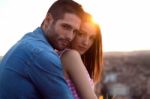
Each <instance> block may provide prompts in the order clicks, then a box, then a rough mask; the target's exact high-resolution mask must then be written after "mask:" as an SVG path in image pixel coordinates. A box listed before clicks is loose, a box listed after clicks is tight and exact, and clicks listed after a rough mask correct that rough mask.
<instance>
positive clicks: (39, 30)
mask: <svg viewBox="0 0 150 99" xmlns="http://www.w3.org/2000/svg"><path fill="white" fill-rule="evenodd" d="M33 32H34V33H35V34H36V36H37V37H38V38H39V40H42V41H44V42H45V43H47V44H48V45H50V47H51V48H52V49H54V48H53V47H52V45H51V44H50V43H49V42H48V40H47V38H46V36H45V33H44V31H43V30H42V28H41V27H37V28H36V29H35V30H34V31H33Z"/></svg>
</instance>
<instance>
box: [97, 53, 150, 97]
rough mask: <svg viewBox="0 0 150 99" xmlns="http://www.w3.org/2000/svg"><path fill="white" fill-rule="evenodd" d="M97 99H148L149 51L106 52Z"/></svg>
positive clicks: (149, 90)
mask: <svg viewBox="0 0 150 99" xmlns="http://www.w3.org/2000/svg"><path fill="white" fill-rule="evenodd" d="M95 88H96V90H95V91H96V94H97V96H98V97H100V96H103V98H99V99H150V51H134V52H106V53H104V67H103V75H102V81H101V82H100V83H97V85H96V86H95Z"/></svg>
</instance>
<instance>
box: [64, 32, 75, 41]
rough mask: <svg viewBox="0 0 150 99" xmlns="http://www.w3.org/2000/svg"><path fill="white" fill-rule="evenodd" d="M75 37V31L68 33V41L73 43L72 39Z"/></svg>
mask: <svg viewBox="0 0 150 99" xmlns="http://www.w3.org/2000/svg"><path fill="white" fill-rule="evenodd" d="M74 36H75V34H74V32H73V31H69V32H67V33H66V39H67V40H68V41H72V39H73V38H74Z"/></svg>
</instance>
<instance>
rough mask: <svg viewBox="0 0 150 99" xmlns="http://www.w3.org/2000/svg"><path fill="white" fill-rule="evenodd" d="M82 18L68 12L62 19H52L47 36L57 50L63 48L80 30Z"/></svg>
mask: <svg viewBox="0 0 150 99" xmlns="http://www.w3.org/2000/svg"><path fill="white" fill-rule="evenodd" d="M80 24H81V19H80V18H79V17H78V16H76V15H75V14H70V13H66V14H64V17H63V18H62V19H58V20H57V21H54V20H53V21H52V20H51V23H50V24H49V25H48V27H47V29H46V30H47V31H46V34H47V38H48V40H49V42H50V43H51V44H52V46H53V47H54V48H55V49H57V50H63V49H64V48H66V47H67V46H68V45H69V43H70V42H71V41H72V39H73V38H74V36H75V34H76V32H78V31H79V28H80Z"/></svg>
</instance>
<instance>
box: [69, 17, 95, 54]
mask: <svg viewBox="0 0 150 99" xmlns="http://www.w3.org/2000/svg"><path fill="white" fill-rule="evenodd" d="M96 34H97V27H96V24H94V23H93V22H92V20H91V21H90V20H89V21H83V22H82V23H81V27H80V31H79V32H78V33H77V34H76V36H75V38H74V39H73V40H72V42H71V46H70V47H71V48H72V49H76V50H77V51H78V52H79V53H80V54H81V55H83V54H84V53H85V52H86V51H87V50H88V49H89V48H90V47H91V46H92V45H93V43H94V40H95V39H96Z"/></svg>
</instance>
